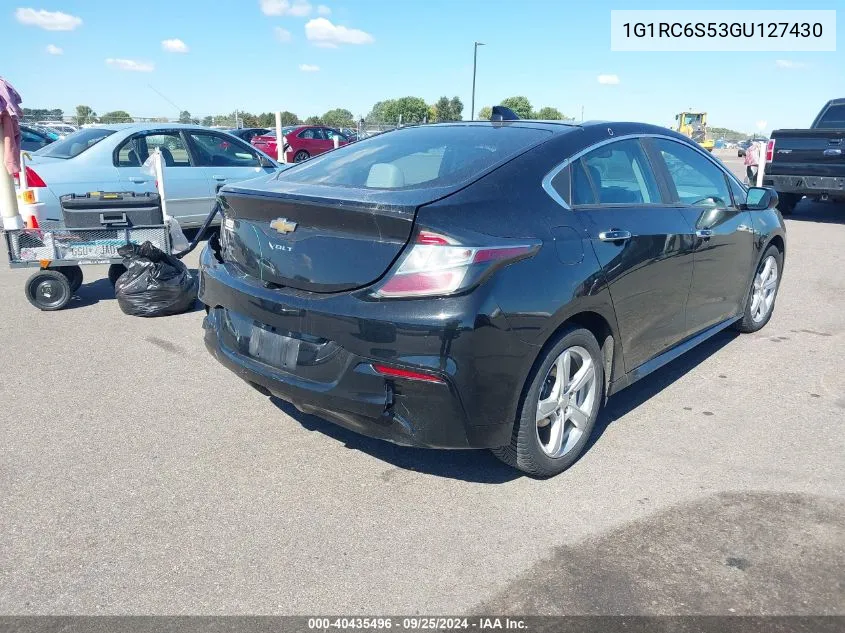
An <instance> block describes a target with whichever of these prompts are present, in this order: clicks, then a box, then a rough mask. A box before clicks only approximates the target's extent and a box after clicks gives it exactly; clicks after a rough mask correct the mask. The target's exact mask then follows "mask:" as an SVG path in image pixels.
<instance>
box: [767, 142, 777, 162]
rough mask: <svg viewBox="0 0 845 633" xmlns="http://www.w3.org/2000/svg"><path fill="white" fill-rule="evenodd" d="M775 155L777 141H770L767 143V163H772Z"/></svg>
mask: <svg viewBox="0 0 845 633" xmlns="http://www.w3.org/2000/svg"><path fill="white" fill-rule="evenodd" d="M774 155H775V139H773V138H772V139H769V142H768V143H766V162H767V163H771V162H772V157H773V156H774Z"/></svg>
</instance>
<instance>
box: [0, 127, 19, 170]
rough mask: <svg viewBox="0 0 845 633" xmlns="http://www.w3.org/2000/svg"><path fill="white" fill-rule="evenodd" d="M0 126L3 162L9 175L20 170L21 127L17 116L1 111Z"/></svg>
mask: <svg viewBox="0 0 845 633" xmlns="http://www.w3.org/2000/svg"><path fill="white" fill-rule="evenodd" d="M0 128H2V133H3V158H4V159H5V160H4V161H3V163H4V166H5V167H6V171H7V172H8V173H9V175H10V176H11V175H12V174H16V173H18V172H19V171H20V170H21V129H20V126H18V117H16V116H9V113H8V112H3V113H2V114H0Z"/></svg>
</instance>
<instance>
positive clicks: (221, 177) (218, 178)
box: [212, 176, 226, 181]
mask: <svg viewBox="0 0 845 633" xmlns="http://www.w3.org/2000/svg"><path fill="white" fill-rule="evenodd" d="M212 178H214V180H221V181H222V180H226V176H212Z"/></svg>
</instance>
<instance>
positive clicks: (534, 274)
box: [417, 132, 624, 415]
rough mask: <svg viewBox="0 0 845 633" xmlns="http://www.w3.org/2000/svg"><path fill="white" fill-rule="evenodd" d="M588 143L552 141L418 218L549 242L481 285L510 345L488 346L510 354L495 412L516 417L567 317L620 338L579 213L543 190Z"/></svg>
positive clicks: (574, 138)
mask: <svg viewBox="0 0 845 633" xmlns="http://www.w3.org/2000/svg"><path fill="white" fill-rule="evenodd" d="M568 136H569V137H570V138H567V137H568ZM587 140H588V139H585V138H583V133H582V132H572V133H570V134H568V135H563V136H562V137H559V138H553V139H550V140H549V141H547V142H546V143H544V144H542V145H540V146H538V147H536V148H534V149H532V150H529V151H528V152H527V153H525V154H523V155H522V156H519V157H517V158H515V159H513V160H511V161H510V162H508V163H506V164H505V165H503V166H501V167H500V168H498V169H496V170H494V171H493V172H491V173H490V174H488V175H486V176H485V177H483V178H482V179H481V180H479V181H477V182H475V183H473V184H471V185H469V186H468V187H466V188H464V189H462V190H461V191H458V192H456V193H455V194H453V195H451V196H448V197H446V198H444V199H442V200H440V201H438V202H435V203H433V204H430V205H426V206H424V207H422V208H421V209H420V210H419V212H418V215H417V221H418V223H419V224H420V225H422V226H432V227H435V228H437V229H441V230H444V231H446V232H448V231H449V230H450V229H451V230H452V231H453V232H460V231H472V232H476V233H481V234H484V235H487V236H490V241H491V242H493V243H495V238H496V237H501V238H509V239H517V240H518V239H519V238H527V239H540V240H541V241H542V243H543V245H542V247H541V248H540V251H539V252H538V253H537V254H536V255H535V256H534V257H532V258H530V259H527V260H522V261H519V262H516V263H514V264H512V265H510V266H507V267H505V268H503V269H501V270H499V271H497V272H496V273H494V275H493V276H492V277H491V278H490V279H488V280H487V281H486V282H485V284H484V287H483V290H484V292H485V293H486V294H487V295H488V296H489V297H490V299H491V301H492V302H493V304H495V305H496V306H497V307H498V309H499V310H500V311H501V315H502V316H503V317H504V320H505V322H506V323H507V328H508V330H509V332H508V333H509V336H508V337H507V340H506V342H505V339H504V338H500V339H499V340H498V341H497V342H494V341H490V343H491V345H493V344H496V345H499V346H500V347H503V348H504V349H507V350H508V351H507V354H508V358H509V360H508V362H509V363H510V367H509V368H508V371H507V372H504V371H502V370H501V368H500V369H499V375H498V376H497V377H496V380H497V381H498V384H500V386H501V389H500V390H498V391H497V393H495V394H490V398H491V403H492V404H491V406H493V407H505V409H506V410H507V411H508V412H510V413H513V414H514V415H515V412H516V408H517V406H518V404H519V396H520V394H521V392H522V387H523V385H524V383H525V380H526V378H527V376H528V375H529V372H530V371H531V369H532V367H533V366H534V364H535V362H536V361H537V359H538V357H539V356H540V353H541V351H542V349H543V347H544V346H545V345H546V344H547V343H550V341H551V340H552V339H553V338H554V337H555V334H556V332H557V331H558V330H559V328H560V327H561V326H562V324H564V323H565V322H566V321H567V320H568V319H570V318H571V317H573V316H574V315H577V314H579V313H583V312H594V313H596V314H599V315H600V316H601V317H602V318H604V320H605V321H606V322H607V323H608V325H609V327H610V329H611V331H612V332H613V333H614V338H615V340H617V341H618V340H619V338H618V335H617V325H616V316H615V313H614V311H613V306H612V303H611V300H610V295H609V293H608V291H607V288H606V284H605V281H604V276H603V274H602V271H601V268H600V266H599V264H598V261H597V260H596V257H595V254H594V253H593V250H592V247H591V245H590V243H589V240H588V238H587V236H586V234H585V233H584V231H583V229H582V228H581V226H580V223H579V222H578V220H577V218H576V217H575V216H574V212H573V211H571V210H570V209H566V208H564V207H562V206H561V205H560V204H558V203H557V202H555V201H554V200H553V199H552V198H551V197H550V196H549V195H548V194H547V193H546V192H545V190H544V189H543V188H542V180H543V177H544V176H545V175H546V174H547V173H548V172H549V171H550V170H551V169H552V168H553V167H555V166H556V165H557V164H558V163H560V162H561V161H562V160H564V159H565V158H566V157H567V156H568V155H569V152H571V151H573V147H576V146H577V145H578V144H579V143H581V142H586V141H587ZM490 349H491V350H492V349H495V348H493V347H491V348H490ZM613 367H614V372H615V371H616V370H615V368H617V367H618V368H620V370H621V368H623V367H624V363H623V358H622V350H621V346H619V345H615V346H614V358H613ZM616 377H617V376H615V375H614V376H613V378H614V379H615V378H616Z"/></svg>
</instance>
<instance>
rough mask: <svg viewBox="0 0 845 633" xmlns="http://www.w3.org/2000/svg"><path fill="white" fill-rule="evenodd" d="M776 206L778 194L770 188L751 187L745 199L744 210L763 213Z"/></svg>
mask: <svg viewBox="0 0 845 633" xmlns="http://www.w3.org/2000/svg"><path fill="white" fill-rule="evenodd" d="M776 206H778V193H777V191H775V190H774V189H772V188H771V187H751V188H750V189H749V190H748V196H747V197H746V198H745V208H746V209H748V210H749V211H765V210H766V209H774V208H775V207H776Z"/></svg>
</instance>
